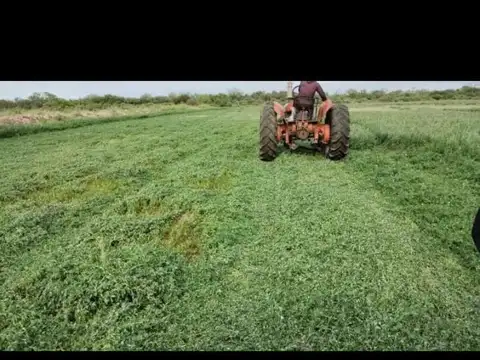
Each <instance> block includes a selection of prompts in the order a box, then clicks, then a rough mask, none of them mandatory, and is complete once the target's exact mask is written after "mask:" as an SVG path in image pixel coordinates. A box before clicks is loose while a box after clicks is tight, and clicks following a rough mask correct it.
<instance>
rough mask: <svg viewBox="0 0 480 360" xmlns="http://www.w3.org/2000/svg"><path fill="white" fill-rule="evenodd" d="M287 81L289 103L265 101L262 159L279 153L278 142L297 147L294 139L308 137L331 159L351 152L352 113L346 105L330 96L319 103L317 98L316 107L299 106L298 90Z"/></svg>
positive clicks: (261, 142)
mask: <svg viewBox="0 0 480 360" xmlns="http://www.w3.org/2000/svg"><path fill="white" fill-rule="evenodd" d="M297 88H298V86H296V87H295V88H293V89H292V86H291V82H289V83H288V90H287V98H288V103H287V104H286V105H285V106H282V105H281V104H280V103H278V102H276V101H273V102H269V103H266V104H265V106H264V108H263V111H262V114H261V116H260V159H261V160H263V161H272V160H274V159H275V158H276V157H277V154H278V148H277V147H278V145H281V143H282V142H283V144H284V145H285V146H287V147H289V148H291V149H295V148H296V144H295V141H296V140H297V139H298V140H307V141H309V142H310V143H311V145H312V147H313V148H314V149H315V150H318V151H321V152H323V153H324V154H325V156H326V157H327V158H328V159H331V160H340V159H343V158H345V157H346V156H347V155H348V149H349V140H350V114H349V111H348V108H347V106H346V105H336V104H333V103H332V101H331V100H327V101H325V102H323V103H322V104H321V105H320V104H319V99H316V100H315V104H314V107H313V111H311V110H310V111H309V110H308V109H306V108H305V107H299V106H296V108H295V109H294V104H297V101H296V100H297V99H298V98H299V95H298V93H297V94H296V93H295V89H297Z"/></svg>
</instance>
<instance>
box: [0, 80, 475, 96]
mask: <svg viewBox="0 0 480 360" xmlns="http://www.w3.org/2000/svg"><path fill="white" fill-rule="evenodd" d="M298 83H299V81H296V82H294V85H298ZM320 84H321V85H322V86H323V88H324V90H325V91H326V92H327V93H329V94H334V93H336V92H344V91H346V90H348V89H356V90H362V89H365V90H381V89H386V90H409V89H429V90H434V89H435V90H444V89H456V88H460V87H462V86H465V85H469V86H471V85H472V84H474V82H472V81H320ZM476 84H479V83H478V82H477V83H476ZM232 89H238V90H240V91H243V92H245V93H251V92H255V91H273V90H285V89H286V81H0V99H15V98H16V97H19V98H25V97H28V96H30V95H31V94H33V93H34V92H50V93H53V94H55V95H57V96H59V97H61V98H66V99H74V98H79V97H84V96H87V95H92V94H93V95H105V94H112V95H119V96H127V97H139V96H141V95H143V94H146V93H147V94H151V95H153V96H156V95H168V94H169V93H172V92H173V93H185V92H189V93H203V94H205V93H211V94H215V93H222V92H227V91H229V90H232Z"/></svg>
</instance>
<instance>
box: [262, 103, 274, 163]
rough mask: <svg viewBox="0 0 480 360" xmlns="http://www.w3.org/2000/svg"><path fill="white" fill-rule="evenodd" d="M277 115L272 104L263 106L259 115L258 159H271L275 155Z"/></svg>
mask: <svg viewBox="0 0 480 360" xmlns="http://www.w3.org/2000/svg"><path fill="white" fill-rule="evenodd" d="M276 132H277V115H276V113H275V110H274V109H273V104H272V103H268V104H265V106H264V107H263V111H262V114H261V115H260V160H262V161H272V160H274V159H275V158H276V157H277V137H276Z"/></svg>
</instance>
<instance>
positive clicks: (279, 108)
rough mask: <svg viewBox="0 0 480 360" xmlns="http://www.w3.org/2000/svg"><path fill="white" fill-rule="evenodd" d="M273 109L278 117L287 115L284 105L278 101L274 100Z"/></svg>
mask: <svg viewBox="0 0 480 360" xmlns="http://www.w3.org/2000/svg"><path fill="white" fill-rule="evenodd" d="M273 110H274V111H275V113H276V114H277V118H282V117H283V116H284V115H285V109H284V107H283V106H282V105H281V104H280V103H278V102H276V101H274V102H273Z"/></svg>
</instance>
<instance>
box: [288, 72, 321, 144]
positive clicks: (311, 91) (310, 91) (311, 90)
mask: <svg viewBox="0 0 480 360" xmlns="http://www.w3.org/2000/svg"><path fill="white" fill-rule="evenodd" d="M315 93H318V95H320V98H321V99H322V101H327V100H328V98H327V95H326V94H325V91H323V89H322V87H321V85H320V84H319V83H318V81H300V85H299V86H298V94H297V96H295V98H294V100H293V107H292V113H291V115H290V117H289V118H288V121H289V122H292V121H295V114H296V113H297V111H301V110H302V109H305V110H306V111H308V114H309V117H310V118H311V117H313V116H315V115H314V114H313V108H314V104H315V98H314V97H315ZM289 146H290V149H292V150H295V149H296V148H297V145H296V144H295V143H291V144H290V145H289Z"/></svg>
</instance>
